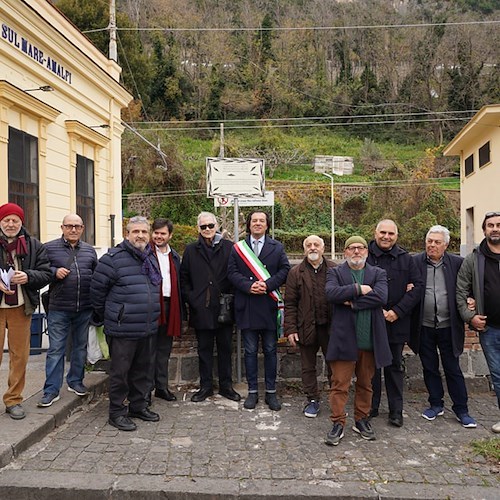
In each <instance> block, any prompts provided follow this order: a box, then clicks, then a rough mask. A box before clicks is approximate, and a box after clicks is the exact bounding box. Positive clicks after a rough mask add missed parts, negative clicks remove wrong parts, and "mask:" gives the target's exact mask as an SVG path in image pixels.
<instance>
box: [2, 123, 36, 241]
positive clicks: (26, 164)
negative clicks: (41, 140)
mask: <svg viewBox="0 0 500 500" xmlns="http://www.w3.org/2000/svg"><path fill="white" fill-rule="evenodd" d="M8 164H9V201H10V202H13V203H17V204H18V205H19V206H20V207H22V208H23V210H24V216H25V217H24V218H25V225H26V227H27V229H28V231H29V233H30V234H32V235H33V236H35V237H36V238H40V211H39V206H38V198H39V197H38V138H37V137H34V136H32V135H29V134H27V133H26V132H23V131H22V130H17V129H15V128H12V127H9V147H8Z"/></svg>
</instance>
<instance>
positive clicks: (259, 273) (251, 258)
mask: <svg viewBox="0 0 500 500" xmlns="http://www.w3.org/2000/svg"><path fill="white" fill-rule="evenodd" d="M234 249H235V250H236V253H237V254H238V255H239V256H240V257H241V259H242V260H243V262H244V263H245V265H246V266H247V267H248V269H250V271H251V272H252V274H253V275H254V276H255V277H256V278H257V279H258V280H259V281H266V280H268V279H269V278H270V277H271V275H270V274H269V271H268V270H267V269H266V268H265V267H264V264H262V262H261V261H260V260H259V258H258V257H257V255H255V253H254V252H253V250H252V249H251V248H250V247H249V246H248V243H247V242H246V241H245V240H241V241H238V243H235V244H234ZM268 295H269V296H270V297H271V298H272V299H273V300H274V301H275V302H276V304H277V306H278V317H277V331H276V334H277V338H278V341H279V340H280V339H283V338H284V333H283V332H284V328H283V322H284V314H283V313H284V310H285V304H284V302H283V297H282V296H281V293H280V291H279V290H271V291H270V292H268Z"/></svg>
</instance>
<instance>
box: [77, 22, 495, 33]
mask: <svg viewBox="0 0 500 500" xmlns="http://www.w3.org/2000/svg"><path fill="white" fill-rule="evenodd" d="M485 24H500V21H497V20H485V21H457V22H443V23H410V24H365V25H363V24H361V25H351V26H296V27H272V28H265V27H253V28H252V27H249V28H245V27H229V28H168V27H154V28H151V27H149V28H147V27H145V28H140V27H135V28H134V27H130V28H116V30H117V31H152V32H154V31H163V32H170V31H172V32H179V31H186V32H199V31H202V32H203V31H206V32H213V31H230V32H236V31H330V30H331V31H337V30H362V29H401V28H430V27H434V26H471V25H472V26H474V25H485ZM108 29H109V26H106V27H105V28H96V29H93V30H85V31H82V33H84V34H87V33H98V32H101V31H108Z"/></svg>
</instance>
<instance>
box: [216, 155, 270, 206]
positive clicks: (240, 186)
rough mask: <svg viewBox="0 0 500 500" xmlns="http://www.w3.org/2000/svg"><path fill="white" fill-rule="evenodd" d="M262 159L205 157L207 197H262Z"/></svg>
mask: <svg viewBox="0 0 500 500" xmlns="http://www.w3.org/2000/svg"><path fill="white" fill-rule="evenodd" d="M264 194H265V175H264V160H259V159H253V158H207V197H208V198H213V197H215V196H218V197H231V198H240V197H247V198H248V197H254V196H257V197H260V198H262V197H264Z"/></svg>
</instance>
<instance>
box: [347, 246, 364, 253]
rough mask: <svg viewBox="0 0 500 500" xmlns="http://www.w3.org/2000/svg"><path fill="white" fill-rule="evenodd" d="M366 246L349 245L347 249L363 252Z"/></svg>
mask: <svg viewBox="0 0 500 500" xmlns="http://www.w3.org/2000/svg"><path fill="white" fill-rule="evenodd" d="M365 249H366V247H365V246H360V247H347V248H346V250H349V252H362V251H363V250H365Z"/></svg>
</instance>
